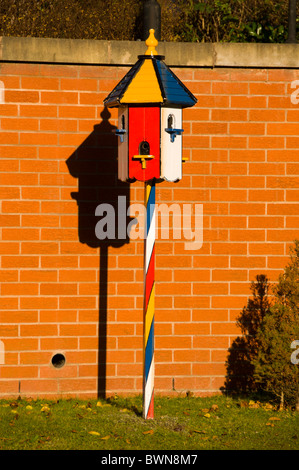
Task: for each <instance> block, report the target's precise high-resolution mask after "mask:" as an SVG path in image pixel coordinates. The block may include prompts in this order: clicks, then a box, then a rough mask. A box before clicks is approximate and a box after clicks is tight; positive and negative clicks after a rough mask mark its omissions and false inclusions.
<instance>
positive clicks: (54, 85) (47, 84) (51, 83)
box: [21, 77, 59, 90]
mask: <svg viewBox="0 0 299 470" xmlns="http://www.w3.org/2000/svg"><path fill="white" fill-rule="evenodd" d="M21 87H22V88H23V89H32V90H58V89H59V79H58V78H48V77H22V78H21Z"/></svg>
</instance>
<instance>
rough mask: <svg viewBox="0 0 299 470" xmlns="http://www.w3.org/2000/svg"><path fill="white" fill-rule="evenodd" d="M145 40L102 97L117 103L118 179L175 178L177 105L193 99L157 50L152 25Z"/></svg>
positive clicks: (180, 106)
mask: <svg viewBox="0 0 299 470" xmlns="http://www.w3.org/2000/svg"><path fill="white" fill-rule="evenodd" d="M145 43H146V45H147V47H148V48H147V51H146V53H145V55H141V56H138V61H137V62H136V64H135V65H134V66H133V67H132V68H131V69H130V70H129V72H128V73H127V74H126V75H125V76H124V78H123V79H122V80H121V81H120V82H119V83H118V85H117V86H116V87H115V88H114V90H113V91H112V92H111V93H110V94H109V95H108V96H107V98H106V99H105V100H104V105H105V106H107V107H117V108H118V129H117V130H116V134H117V135H118V137H119V142H118V178H119V179H120V180H121V181H136V180H137V181H144V182H146V181H150V180H153V179H155V180H167V181H179V180H180V179H181V178H182V133H183V132H184V130H183V129H182V110H183V108H187V107H191V106H194V104H195V103H196V102H197V100H196V98H195V97H194V96H193V95H192V93H191V92H190V91H189V90H188V89H187V88H186V87H185V85H183V83H182V82H181V81H180V80H179V79H178V77H177V76H176V75H175V74H174V73H173V72H172V71H171V70H170V69H169V67H168V66H167V65H166V64H165V63H164V61H163V59H164V56H160V55H158V53H157V51H156V46H157V45H158V41H157V40H156V38H155V36H154V30H153V29H151V30H150V34H149V37H148V39H147V40H146V42H145Z"/></svg>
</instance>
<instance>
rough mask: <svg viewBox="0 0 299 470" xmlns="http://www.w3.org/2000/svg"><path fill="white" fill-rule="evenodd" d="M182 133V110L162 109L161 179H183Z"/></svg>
mask: <svg viewBox="0 0 299 470" xmlns="http://www.w3.org/2000/svg"><path fill="white" fill-rule="evenodd" d="M165 129H166V130H165ZM171 129H173V130H172V131H171ZM182 131H183V130H182V110H181V109H178V108H161V178H163V179H165V180H167V181H178V180H180V179H182Z"/></svg>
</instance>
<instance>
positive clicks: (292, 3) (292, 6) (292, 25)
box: [287, 0, 297, 44]
mask: <svg viewBox="0 0 299 470" xmlns="http://www.w3.org/2000/svg"><path fill="white" fill-rule="evenodd" d="M296 3H297V0H289V31H288V39H287V42H288V43H291V44H295V43H296V42H297V40H296Z"/></svg>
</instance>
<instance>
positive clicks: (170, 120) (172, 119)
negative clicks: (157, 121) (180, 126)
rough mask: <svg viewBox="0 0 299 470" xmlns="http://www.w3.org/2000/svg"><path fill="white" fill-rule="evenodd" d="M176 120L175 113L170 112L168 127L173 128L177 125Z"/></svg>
mask: <svg viewBox="0 0 299 470" xmlns="http://www.w3.org/2000/svg"><path fill="white" fill-rule="evenodd" d="M174 124H175V121H174V115H173V114H169V115H168V118H167V127H168V128H169V129H173V128H174V127H175V125H174Z"/></svg>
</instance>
